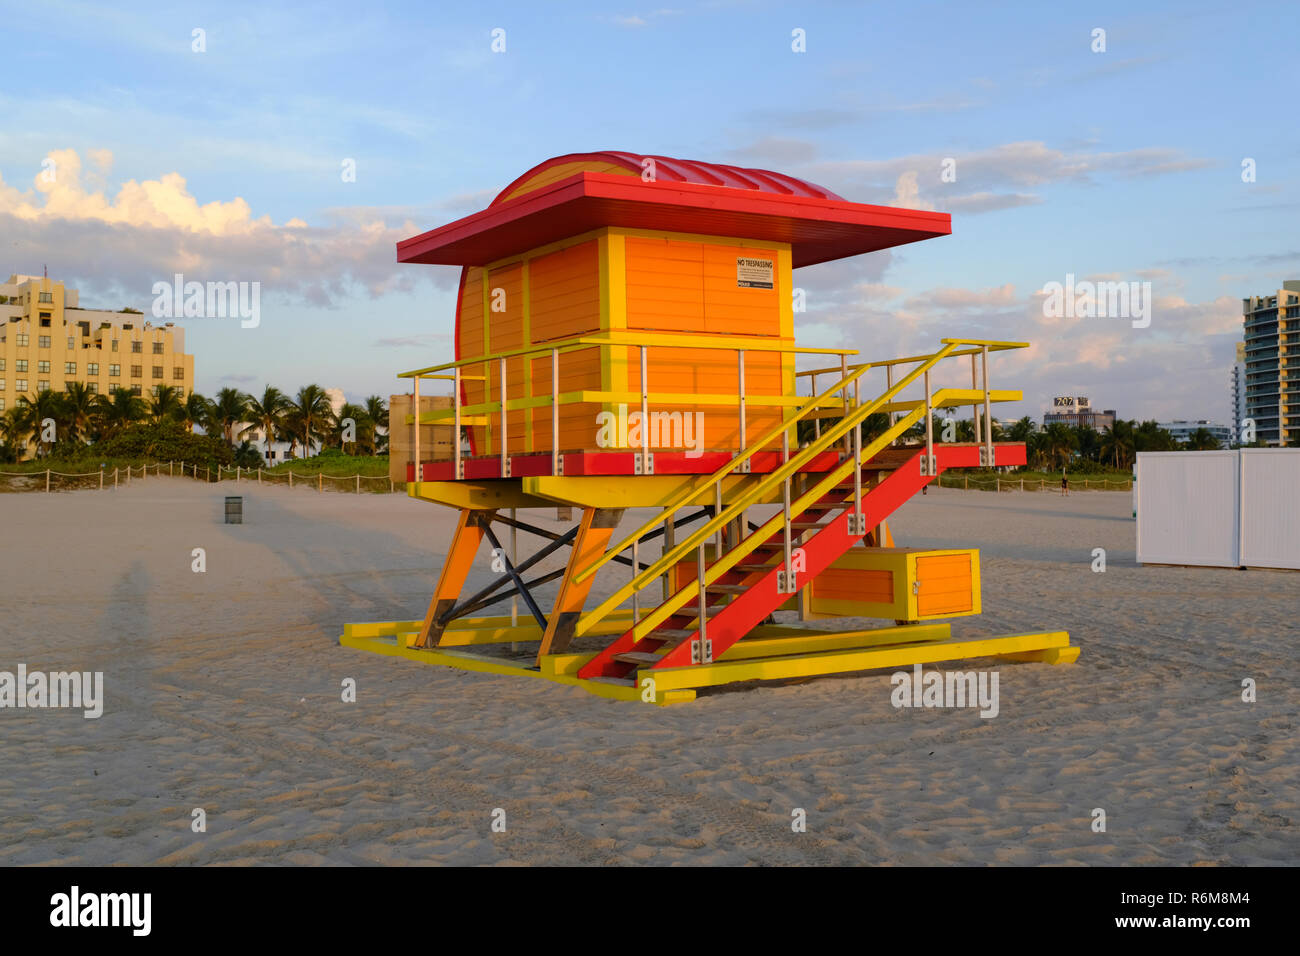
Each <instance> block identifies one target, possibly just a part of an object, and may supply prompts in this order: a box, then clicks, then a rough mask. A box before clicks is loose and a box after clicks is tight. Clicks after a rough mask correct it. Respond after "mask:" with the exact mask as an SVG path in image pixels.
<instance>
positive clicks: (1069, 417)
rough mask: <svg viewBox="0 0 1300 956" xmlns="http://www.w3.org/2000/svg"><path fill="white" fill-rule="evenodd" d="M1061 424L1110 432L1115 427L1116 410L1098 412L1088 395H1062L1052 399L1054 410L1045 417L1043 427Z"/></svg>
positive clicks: (1109, 409)
mask: <svg viewBox="0 0 1300 956" xmlns="http://www.w3.org/2000/svg"><path fill="white" fill-rule="evenodd" d="M1054 424H1061V425H1070V426H1072V427H1075V428H1078V427H1081V426H1084V425H1087V426H1088V427H1089V428H1092V429H1095V430H1096V431H1099V432H1101V431H1110V430H1111V428H1113V427H1114V425H1115V409H1113V408H1108V409H1106V410H1105V411H1101V412H1099V411H1097V410H1096V409H1094V408H1093V407H1092V400H1091V399H1089V398H1088V397H1087V396H1086V395H1060V396H1057V397H1056V398H1054V399H1052V410H1051V411H1050V412H1048V413H1047V414H1046V415H1044V416H1043V427H1044V428H1046V427H1047V426H1048V425H1054Z"/></svg>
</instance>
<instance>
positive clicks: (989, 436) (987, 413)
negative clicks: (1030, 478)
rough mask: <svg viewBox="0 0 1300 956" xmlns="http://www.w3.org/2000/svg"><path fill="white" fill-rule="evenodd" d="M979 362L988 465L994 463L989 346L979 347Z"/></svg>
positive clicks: (991, 465)
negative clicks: (981, 367) (982, 369)
mask: <svg viewBox="0 0 1300 956" xmlns="http://www.w3.org/2000/svg"><path fill="white" fill-rule="evenodd" d="M980 364H981V365H983V367H984V447H985V448H987V449H988V451H987V452H986V454H987V456H988V466H989V467H990V468H992V467H993V465H994V459H993V415H992V410H991V408H990V399H989V347H988V346H987V345H984V346H981V348H980Z"/></svg>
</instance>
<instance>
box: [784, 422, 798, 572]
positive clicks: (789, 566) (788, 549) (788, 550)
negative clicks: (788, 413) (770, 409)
mask: <svg viewBox="0 0 1300 956" xmlns="http://www.w3.org/2000/svg"><path fill="white" fill-rule="evenodd" d="M789 461H790V433H789V432H782V433H781V464H782V465H785V464H788V463H789ZM781 512H782V515H783V517H784V519H785V521H784V528H785V581H783V582H782V584H784V585H785V586H784V588H782V589H781V590H782V592H783V593H793V592H794V590H795V586H794V566H793V563H792V562H793V554H794V548H793V543H792V541H791V539H790V476H789V475H786V478H785V482H784V483H783V484H782V486H781Z"/></svg>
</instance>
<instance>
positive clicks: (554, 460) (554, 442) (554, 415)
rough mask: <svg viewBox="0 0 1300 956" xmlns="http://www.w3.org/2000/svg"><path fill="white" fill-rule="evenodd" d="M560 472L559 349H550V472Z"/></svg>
mask: <svg viewBox="0 0 1300 956" xmlns="http://www.w3.org/2000/svg"><path fill="white" fill-rule="evenodd" d="M559 473H560V350H559V349H551V474H553V475H558V474H559Z"/></svg>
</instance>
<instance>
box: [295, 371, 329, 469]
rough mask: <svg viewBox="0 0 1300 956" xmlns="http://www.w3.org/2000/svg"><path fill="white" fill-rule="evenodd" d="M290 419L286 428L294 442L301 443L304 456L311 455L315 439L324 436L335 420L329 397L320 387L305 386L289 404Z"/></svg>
mask: <svg viewBox="0 0 1300 956" xmlns="http://www.w3.org/2000/svg"><path fill="white" fill-rule="evenodd" d="M289 417H290V420H289V422H287V423H286V427H287V428H288V429H289V430H290V433H291V434H292V435H293V440H294V442H295V443H297V442H298V441H301V442H302V447H303V454H304V455H310V454H311V445H312V440H313V438H314V437H317V436H320V435H323V434H324V433H325V430H326V429H327V428H328V427H329V423H330V421H331V419H332V418H333V415H332V414H331V412H330V400H329V396H327V395H326V394H325V390H324V389H323V388H321V387H320V386H319V385H304V386H303V387H302V388H300V389H298V397H297V398H296V399H294V400H292V401H290V403H289Z"/></svg>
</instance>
